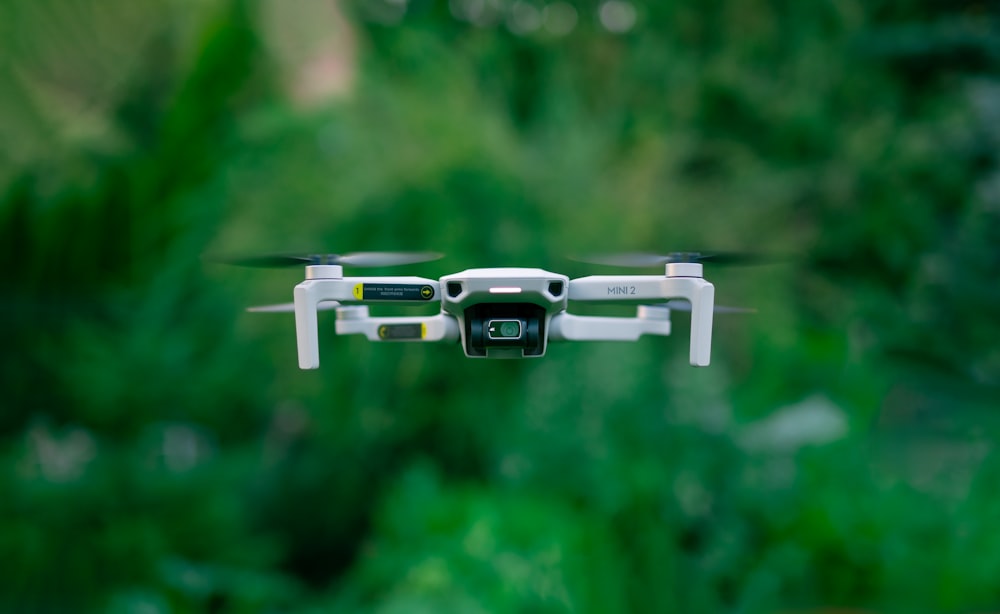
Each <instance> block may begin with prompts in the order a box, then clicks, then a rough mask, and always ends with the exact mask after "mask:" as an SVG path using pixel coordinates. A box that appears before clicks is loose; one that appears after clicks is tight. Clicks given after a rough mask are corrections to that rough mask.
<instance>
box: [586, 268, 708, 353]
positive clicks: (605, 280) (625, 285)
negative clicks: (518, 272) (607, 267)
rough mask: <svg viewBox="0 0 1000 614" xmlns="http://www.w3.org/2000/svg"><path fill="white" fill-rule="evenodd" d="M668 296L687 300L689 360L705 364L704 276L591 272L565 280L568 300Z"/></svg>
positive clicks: (705, 296)
mask: <svg viewBox="0 0 1000 614" xmlns="http://www.w3.org/2000/svg"><path fill="white" fill-rule="evenodd" d="M699 268H700V267H699ZM669 299H685V300H687V301H689V302H690V303H691V352H690V363H691V364H692V365H694V366H698V367H704V366H708V364H709V362H710V361H711V358H712V315H713V312H714V309H715V286H713V285H712V284H711V283H709V282H707V281H705V279H704V278H702V277H661V276H653V275H622V276H617V275H592V276H590V277H581V278H579V279H573V280H571V281H570V282H569V300H571V301H595V302H597V301H600V302H604V301H618V302H622V301H624V302H634V301H639V302H642V301H666V300H669Z"/></svg>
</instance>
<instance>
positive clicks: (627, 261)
mask: <svg viewBox="0 0 1000 614" xmlns="http://www.w3.org/2000/svg"><path fill="white" fill-rule="evenodd" d="M574 260H577V261H580V262H586V263H589V264H600V265H605V266H617V267H626V268H645V267H653V266H662V265H665V264H670V263H673V262H700V263H704V264H713V265H726V266H733V265H751V264H768V263H772V262H778V261H779V260H781V258H778V257H776V256H773V255H768V254H754V253H749V252H671V253H669V254H650V253H642V252H624V253H619V254H614V253H613V254H588V255H585V256H581V257H577V258H574Z"/></svg>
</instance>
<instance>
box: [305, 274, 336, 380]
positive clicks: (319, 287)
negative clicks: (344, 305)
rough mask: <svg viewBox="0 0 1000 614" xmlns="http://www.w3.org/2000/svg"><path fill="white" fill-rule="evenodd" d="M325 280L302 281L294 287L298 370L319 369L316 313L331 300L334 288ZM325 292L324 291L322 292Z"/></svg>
mask: <svg viewBox="0 0 1000 614" xmlns="http://www.w3.org/2000/svg"><path fill="white" fill-rule="evenodd" d="M324 281H325V280H310V281H304V282H302V283H300V284H299V285H297V286H295V340H296V342H297V343H298V348H299V368H300V369H318V368H319V323H318V318H317V317H316V312H317V311H318V309H319V304H320V302H322V301H327V300H332V299H333V298H334V296H332V292H334V291H335V290H336V287H335V286H332V285H330V284H324ZM324 290H325V291H324Z"/></svg>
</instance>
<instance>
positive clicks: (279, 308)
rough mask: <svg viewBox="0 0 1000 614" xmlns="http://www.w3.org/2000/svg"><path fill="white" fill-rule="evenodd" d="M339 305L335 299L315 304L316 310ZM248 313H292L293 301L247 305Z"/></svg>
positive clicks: (327, 309)
mask: <svg viewBox="0 0 1000 614" xmlns="http://www.w3.org/2000/svg"><path fill="white" fill-rule="evenodd" d="M337 307H340V303H338V302H337V301H323V302H322V303H320V304H319V305H317V306H316V310H317V311H333V310H334V309H336V308H337ZM247 311H249V312H250V313H294V312H295V303H278V304H277V305H256V306H254V307H247Z"/></svg>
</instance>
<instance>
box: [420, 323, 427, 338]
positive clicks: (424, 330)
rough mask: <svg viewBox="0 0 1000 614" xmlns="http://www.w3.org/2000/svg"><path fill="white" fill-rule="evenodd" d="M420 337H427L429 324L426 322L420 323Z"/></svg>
mask: <svg viewBox="0 0 1000 614" xmlns="http://www.w3.org/2000/svg"><path fill="white" fill-rule="evenodd" d="M420 338H421V339H426V338H427V325H426V324H424V323H423V322H421V323H420Z"/></svg>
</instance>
